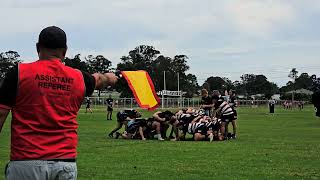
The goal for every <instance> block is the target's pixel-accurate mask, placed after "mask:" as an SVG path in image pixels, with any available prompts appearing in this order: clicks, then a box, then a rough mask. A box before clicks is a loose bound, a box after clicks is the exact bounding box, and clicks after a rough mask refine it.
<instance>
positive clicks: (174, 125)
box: [171, 120, 180, 141]
mask: <svg viewBox="0 0 320 180" xmlns="http://www.w3.org/2000/svg"><path fill="white" fill-rule="evenodd" d="M178 124H179V121H178V120H176V121H175V122H174V123H173V124H172V128H171V132H172V131H173V132H174V134H175V137H174V138H173V139H172V140H173V141H176V140H179V137H180V136H179V129H178Z"/></svg>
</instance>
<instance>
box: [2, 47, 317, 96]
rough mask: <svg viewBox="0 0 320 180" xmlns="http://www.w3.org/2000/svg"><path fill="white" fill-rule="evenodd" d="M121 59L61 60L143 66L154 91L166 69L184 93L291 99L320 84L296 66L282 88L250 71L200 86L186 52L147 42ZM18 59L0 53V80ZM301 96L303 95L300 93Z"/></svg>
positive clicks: (92, 66) (90, 68) (91, 65)
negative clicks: (163, 49)
mask: <svg viewBox="0 0 320 180" xmlns="http://www.w3.org/2000/svg"><path fill="white" fill-rule="evenodd" d="M120 60H121V61H120V62H119V63H118V64H117V65H116V68H112V62H111V61H110V60H109V59H108V58H106V57H104V56H103V55H96V56H94V55H87V56H84V57H81V55H80V54H77V55H75V56H74V57H66V58H65V59H64V60H63V62H64V63H65V65H67V66H70V67H73V68H76V69H79V70H81V71H86V72H89V73H94V72H100V73H106V72H110V71H112V72H114V71H133V70H145V71H147V72H148V73H149V75H150V77H151V79H152V80H153V83H154V85H155V89H156V91H157V92H158V91H161V90H163V89H164V83H163V82H164V75H163V72H165V76H166V89H167V90H177V89H178V83H177V81H178V77H179V81H180V83H179V89H180V90H181V91H183V92H184V95H183V96H184V97H194V96H195V95H199V90H200V89H201V88H205V89H207V90H209V91H212V90H220V91H221V92H224V90H230V89H233V90H235V91H236V92H237V94H241V95H244V97H245V98H249V97H251V96H252V95H256V94H259V95H260V96H259V97H260V98H263V99H269V98H271V96H272V95H274V94H281V95H282V98H283V99H290V96H289V95H287V94H286V92H289V91H295V90H298V89H307V90H312V91H315V90H316V89H317V88H320V78H319V77H318V78H317V77H316V75H309V74H308V73H301V74H300V75H298V71H297V70H296V69H295V68H293V69H292V70H291V71H290V72H289V75H288V77H290V78H291V81H288V83H287V84H286V85H285V86H283V87H281V88H279V87H278V86H277V85H276V84H275V83H273V82H270V81H269V80H268V78H267V77H266V76H265V75H262V74H250V73H248V74H243V75H241V77H240V81H233V82H232V81H231V80H230V79H228V78H227V77H219V76H210V77H208V78H207V79H206V81H205V82H204V84H202V85H201V86H200V85H199V84H198V81H197V77H196V76H195V75H194V74H190V73H187V71H188V70H189V69H190V66H189V65H188V64H187V61H188V56H186V55H183V54H181V55H175V56H174V57H168V56H166V55H163V54H161V52H160V51H159V50H157V49H155V48H154V47H153V46H148V45H140V46H137V47H135V48H134V49H132V50H130V51H129V52H128V54H127V55H124V56H122V57H121V58H120ZM19 62H22V60H21V59H20V55H19V54H18V52H16V51H7V52H2V53H0V83H1V80H3V78H4V76H5V73H6V72H7V71H8V70H9V69H10V68H11V67H13V66H14V65H15V64H17V63H19ZM115 89H116V91H118V92H120V93H121V97H132V93H131V91H130V89H129V88H128V85H127V83H126V81H125V80H124V79H121V80H120V81H119V83H118V84H117V85H116V87H115ZM297 97H299V96H297ZM300 98H302V99H303V97H300Z"/></svg>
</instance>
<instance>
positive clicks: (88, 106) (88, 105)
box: [86, 97, 92, 113]
mask: <svg viewBox="0 0 320 180" xmlns="http://www.w3.org/2000/svg"><path fill="white" fill-rule="evenodd" d="M86 104H87V105H86V113H87V112H88V110H89V111H90V113H92V109H91V100H90V98H89V97H87V98H86Z"/></svg>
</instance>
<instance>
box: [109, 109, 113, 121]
mask: <svg viewBox="0 0 320 180" xmlns="http://www.w3.org/2000/svg"><path fill="white" fill-rule="evenodd" d="M112 111H113V109H110V111H109V113H110V115H109V120H112Z"/></svg>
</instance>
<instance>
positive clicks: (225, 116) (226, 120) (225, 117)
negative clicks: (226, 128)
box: [220, 114, 234, 122]
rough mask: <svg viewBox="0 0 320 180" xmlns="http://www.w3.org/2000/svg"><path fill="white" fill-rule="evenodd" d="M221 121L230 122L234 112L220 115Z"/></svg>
mask: <svg viewBox="0 0 320 180" xmlns="http://www.w3.org/2000/svg"><path fill="white" fill-rule="evenodd" d="M220 119H221V121H222V122H231V121H233V120H234V114H230V115H221V117H220Z"/></svg>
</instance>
